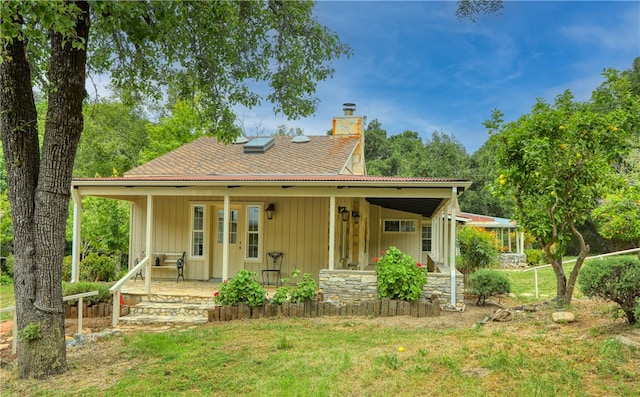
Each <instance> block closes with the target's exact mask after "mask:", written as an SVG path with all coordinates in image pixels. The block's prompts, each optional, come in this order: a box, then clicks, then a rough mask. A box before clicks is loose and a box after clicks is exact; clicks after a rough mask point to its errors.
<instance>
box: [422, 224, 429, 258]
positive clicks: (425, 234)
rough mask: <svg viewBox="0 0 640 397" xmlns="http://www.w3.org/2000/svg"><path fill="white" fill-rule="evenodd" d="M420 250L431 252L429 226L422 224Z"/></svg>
mask: <svg viewBox="0 0 640 397" xmlns="http://www.w3.org/2000/svg"><path fill="white" fill-rule="evenodd" d="M422 251H423V252H431V226H427V225H422Z"/></svg>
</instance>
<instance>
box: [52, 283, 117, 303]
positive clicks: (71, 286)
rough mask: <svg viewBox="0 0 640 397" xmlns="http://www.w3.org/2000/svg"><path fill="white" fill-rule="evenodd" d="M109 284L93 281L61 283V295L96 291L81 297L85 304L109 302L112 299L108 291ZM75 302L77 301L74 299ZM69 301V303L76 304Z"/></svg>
mask: <svg viewBox="0 0 640 397" xmlns="http://www.w3.org/2000/svg"><path fill="white" fill-rule="evenodd" d="M110 287H111V284H105V283H94V282H86V281H85V282H79V283H67V282H63V283H62V295H63V296H68V295H75V294H82V293H84V292H91V291H98V295H94V296H89V297H87V298H83V300H84V302H85V303H86V304H87V305H94V304H96V303H100V302H105V303H111V302H112V301H113V295H112V294H111V292H109V288H110ZM76 302H77V301H76ZM76 302H71V304H76Z"/></svg>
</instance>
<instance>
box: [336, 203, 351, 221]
mask: <svg viewBox="0 0 640 397" xmlns="http://www.w3.org/2000/svg"><path fill="white" fill-rule="evenodd" d="M338 212H339V213H340V215H341V216H342V222H346V221H348V220H349V210H348V209H347V207H338Z"/></svg>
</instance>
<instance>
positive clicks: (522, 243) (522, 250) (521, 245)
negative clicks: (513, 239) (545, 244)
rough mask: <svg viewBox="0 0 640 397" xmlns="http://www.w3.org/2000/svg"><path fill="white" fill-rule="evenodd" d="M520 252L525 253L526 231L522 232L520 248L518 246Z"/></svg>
mask: <svg viewBox="0 0 640 397" xmlns="http://www.w3.org/2000/svg"><path fill="white" fill-rule="evenodd" d="M518 253H519V254H524V232H520V248H518Z"/></svg>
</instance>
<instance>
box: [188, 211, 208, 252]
mask: <svg viewBox="0 0 640 397" xmlns="http://www.w3.org/2000/svg"><path fill="white" fill-rule="evenodd" d="M196 208H200V209H201V210H202V229H197V230H196V228H195V223H196V222H195V210H196ZM190 220H191V225H190V228H189V229H190V233H189V257H191V258H203V257H204V255H205V251H206V248H207V247H206V244H205V241H206V236H205V232H206V220H207V207H206V206H205V205H204V204H201V203H198V204H191V216H190ZM196 233H200V234H201V237H202V241H201V244H202V247H201V248H202V253H201V254H196V253H195V252H194V248H195V235H196Z"/></svg>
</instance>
